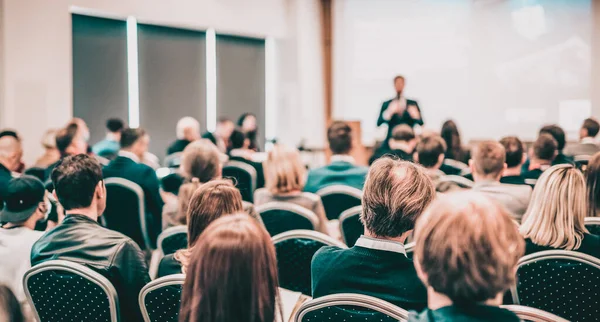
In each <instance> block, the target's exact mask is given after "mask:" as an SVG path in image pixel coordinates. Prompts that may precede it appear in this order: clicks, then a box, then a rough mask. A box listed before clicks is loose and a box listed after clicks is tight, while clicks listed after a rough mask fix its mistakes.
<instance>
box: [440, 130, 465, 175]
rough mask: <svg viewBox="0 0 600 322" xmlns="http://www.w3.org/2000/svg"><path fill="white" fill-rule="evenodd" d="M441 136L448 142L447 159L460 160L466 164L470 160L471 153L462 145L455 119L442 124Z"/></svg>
mask: <svg viewBox="0 0 600 322" xmlns="http://www.w3.org/2000/svg"><path fill="white" fill-rule="evenodd" d="M440 136H441V137H442V139H444V142H446V147H447V149H446V153H445V157H446V159H451V160H456V161H460V162H462V163H465V164H466V163H468V162H469V158H470V156H469V154H470V153H469V151H468V150H466V149H465V148H464V147H463V146H462V141H461V139H460V132H459V131H458V126H456V123H455V122H454V121H453V120H447V121H446V122H444V124H442V130H441V131H440Z"/></svg>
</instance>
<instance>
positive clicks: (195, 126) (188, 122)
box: [167, 116, 200, 155]
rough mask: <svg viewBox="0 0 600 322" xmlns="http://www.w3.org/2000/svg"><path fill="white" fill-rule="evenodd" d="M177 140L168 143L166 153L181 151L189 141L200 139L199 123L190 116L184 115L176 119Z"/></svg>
mask: <svg viewBox="0 0 600 322" xmlns="http://www.w3.org/2000/svg"><path fill="white" fill-rule="evenodd" d="M176 132H177V140H175V142H173V143H171V145H169V148H168V149H167V155H170V154H173V153H177V152H183V150H184V149H185V147H186V146H187V145H188V144H190V142H193V141H196V140H198V139H200V123H199V122H198V120H196V119H195V118H193V117H191V116H186V117H184V118H182V119H180V120H179V121H177V129H176Z"/></svg>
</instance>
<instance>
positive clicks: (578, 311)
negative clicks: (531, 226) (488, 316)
mask: <svg viewBox="0 0 600 322" xmlns="http://www.w3.org/2000/svg"><path fill="white" fill-rule="evenodd" d="M517 280H518V282H517V284H516V285H515V286H513V287H512V288H511V293H512V296H513V302H514V303H515V304H517V305H524V306H529V307H533V308H536V309H540V310H544V311H547V312H550V313H552V314H556V315H558V316H560V317H562V318H565V319H567V320H570V321H598V319H599V318H600V296H598V290H599V289H600V259H598V258H595V257H593V256H589V255H586V254H583V253H578V252H573V251H563V250H550V251H543V252H538V253H534V254H531V255H527V256H525V257H523V258H521V259H520V260H519V264H518V268H517Z"/></svg>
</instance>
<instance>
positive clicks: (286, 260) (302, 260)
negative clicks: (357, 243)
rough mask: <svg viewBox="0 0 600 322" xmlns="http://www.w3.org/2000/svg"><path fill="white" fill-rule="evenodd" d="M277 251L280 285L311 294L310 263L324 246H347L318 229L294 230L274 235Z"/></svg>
mask: <svg viewBox="0 0 600 322" xmlns="http://www.w3.org/2000/svg"><path fill="white" fill-rule="evenodd" d="M273 244H275V251H276V252H277V270H278V271H279V286H281V287H283V288H285V289H288V290H291V291H295V292H302V294H305V295H308V296H310V295H311V294H312V292H311V274H310V263H311V261H312V258H313V255H314V254H315V253H316V252H317V251H318V250H319V249H320V248H321V247H323V246H337V247H340V248H347V247H346V245H344V244H342V243H341V242H339V241H337V240H335V239H333V238H331V237H329V236H327V235H325V234H322V233H319V232H316V231H310V230H292V231H288V232H285V233H282V234H279V235H277V236H275V237H273Z"/></svg>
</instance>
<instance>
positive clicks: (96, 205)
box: [31, 154, 150, 321]
mask: <svg viewBox="0 0 600 322" xmlns="http://www.w3.org/2000/svg"><path fill="white" fill-rule="evenodd" d="M52 183H53V184H54V187H55V190H54V196H55V198H57V199H58V201H59V202H60V204H61V205H62V206H63V208H64V209H65V214H66V216H65V219H64V220H63V221H62V223H60V224H59V225H58V226H56V227H55V228H54V229H52V230H50V231H49V232H47V233H46V234H45V235H44V236H42V237H41V238H40V239H39V240H38V241H37V242H36V243H35V244H34V245H33V249H32V250H31V264H32V266H35V265H37V264H40V263H42V262H44V261H47V260H55V259H59V260H67V261H72V262H75V263H78V264H81V265H84V266H87V267H88V268H90V269H93V270H94V271H96V272H98V273H100V274H102V275H104V276H105V277H106V278H108V280H109V281H110V282H111V283H112V284H113V286H114V287H115V289H116V291H117V294H118V297H119V302H120V303H119V308H120V310H121V320H123V321H142V315H141V312H140V309H139V305H138V295H139V293H140V290H141V289H142V287H143V286H144V285H146V283H148V282H149V281H150V277H149V276H148V267H147V266H146V262H145V260H144V253H143V252H142V251H141V250H140V248H139V247H138V245H137V244H136V243H135V242H134V241H133V240H131V239H130V238H128V237H127V236H125V235H123V234H121V233H118V232H116V231H113V230H110V229H106V228H104V227H102V226H100V224H98V217H99V216H101V215H102V212H103V211H104V209H105V208H106V188H105V187H104V182H103V181H102V168H101V167H100V164H99V163H98V161H96V160H95V159H94V158H93V157H90V156H88V155H85V154H79V155H74V156H69V157H66V158H64V159H62V160H61V161H59V163H58V165H57V166H56V168H55V169H54V171H52Z"/></svg>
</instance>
